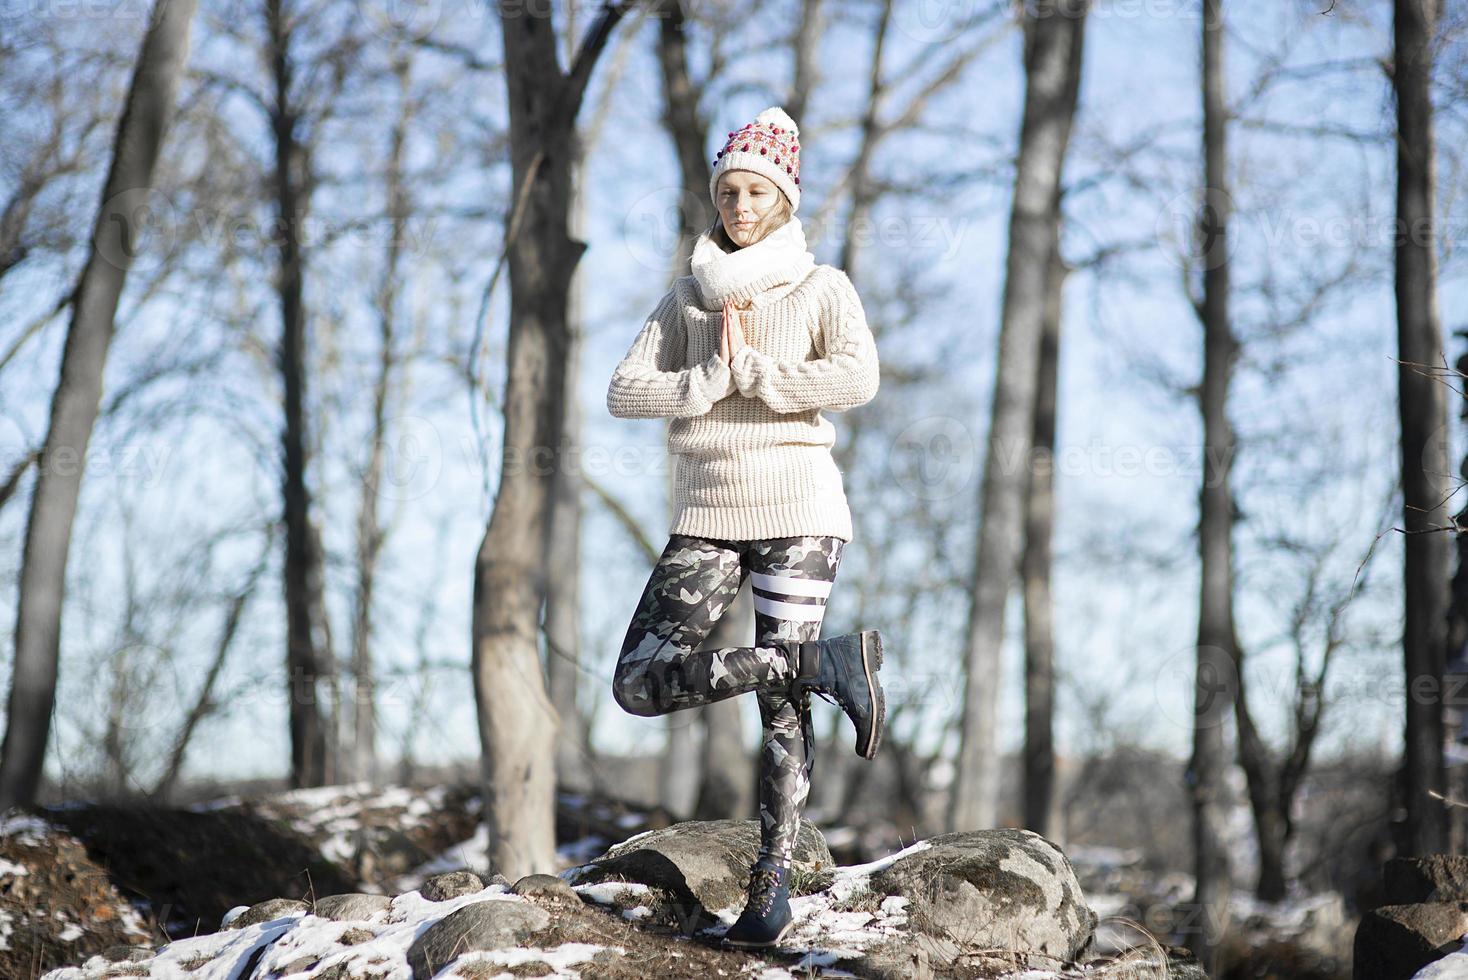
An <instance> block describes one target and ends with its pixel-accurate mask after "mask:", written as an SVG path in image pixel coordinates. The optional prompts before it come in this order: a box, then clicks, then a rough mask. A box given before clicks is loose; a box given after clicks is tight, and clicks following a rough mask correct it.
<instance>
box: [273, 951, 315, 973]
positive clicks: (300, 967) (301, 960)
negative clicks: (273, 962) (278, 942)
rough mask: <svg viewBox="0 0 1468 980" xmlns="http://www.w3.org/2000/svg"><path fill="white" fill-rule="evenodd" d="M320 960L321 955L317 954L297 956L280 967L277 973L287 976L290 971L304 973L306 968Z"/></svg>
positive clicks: (308, 968)
mask: <svg viewBox="0 0 1468 980" xmlns="http://www.w3.org/2000/svg"><path fill="white" fill-rule="evenodd" d="M320 962H321V957H319V956H301V957H297V958H296V959H293V960H291V961H290V962H289V963H287V964H286V965H285V966H283V967H281V968H280V971H279V973H280V975H281V976H289V975H290V974H292V973H305V972H306V971H307V970H310V969H311V968H312V967H313V966H315V965H316V964H317V963H320Z"/></svg>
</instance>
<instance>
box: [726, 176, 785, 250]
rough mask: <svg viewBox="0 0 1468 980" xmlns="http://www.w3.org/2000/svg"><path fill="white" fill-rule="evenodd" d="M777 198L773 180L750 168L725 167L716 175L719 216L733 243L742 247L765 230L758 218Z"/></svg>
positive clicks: (767, 213) (778, 190)
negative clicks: (735, 168) (725, 169)
mask: <svg viewBox="0 0 1468 980" xmlns="http://www.w3.org/2000/svg"><path fill="white" fill-rule="evenodd" d="M779 200H780V188H778V187H776V186H775V183H774V181H772V180H770V179H769V178H767V177H763V176H761V175H759V174H757V173H755V172H754V171H753V170H728V171H725V172H724V173H722V174H720V175H719V196H718V206H719V218H720V220H722V221H723V222H724V231H725V232H727V233H728V235H729V238H730V239H732V240H733V242H734V244H735V245H738V246H739V247H740V248H744V247H745V246H746V245H752V244H754V243H755V242H757V241H759V240H760V238H761V237H763V236H764V234H765V233H766V232H767V231H768V229H766V228H764V227H762V224H761V223H762V222H763V221H764V220H765V219H766V218H767V217H769V215H770V212H771V211H773V210H774V208H775V205H776V204H777V203H778V202H779Z"/></svg>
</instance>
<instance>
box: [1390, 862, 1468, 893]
mask: <svg viewBox="0 0 1468 980" xmlns="http://www.w3.org/2000/svg"><path fill="white" fill-rule="evenodd" d="M1382 878H1383V884H1384V891H1385V898H1386V901H1385V902H1384V903H1383V904H1386V905H1412V904H1414V903H1416V902H1457V901H1461V900H1468V857H1463V856H1459V855H1454V854H1428V855H1425V856H1423V857H1399V858H1392V859H1391V860H1390V861H1388V862H1387V863H1386V866H1385V867H1384V868H1383V869H1382Z"/></svg>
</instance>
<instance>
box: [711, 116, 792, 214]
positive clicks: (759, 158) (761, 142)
mask: <svg viewBox="0 0 1468 980" xmlns="http://www.w3.org/2000/svg"><path fill="white" fill-rule="evenodd" d="M799 136H800V130H799V128H798V127H796V125H795V120H793V119H791V118H790V117H789V116H787V115H786V114H785V110H784V109H781V108H780V107H779V106H770V108H768V109H766V110H765V111H764V112H761V113H760V114H759V115H757V116H755V117H754V122H752V123H748V124H746V125H745V126H743V127H742V128H740V129H736V130H734V131H732V132H731V133H729V139H728V141H727V142H726V143H725V144H724V148H723V149H722V150H720V151H719V155H718V156H717V157H715V158H714V172H713V176H712V177H710V178H709V198H710V199H712V200H713V202H714V207H716V208H717V207H718V204H719V198H718V193H717V189H718V186H719V175H720V174H722V173H724V172H725V171H726V170H753V171H754V172H755V173H757V174H760V175H761V176H763V177H768V178H769V179H770V180H772V181H774V183H775V186H777V187H779V188H780V190H782V191H784V192H785V196H786V197H788V198H790V210H791V211H799V210H800V155H799V154H800V141H799Z"/></svg>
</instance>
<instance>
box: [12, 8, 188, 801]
mask: <svg viewBox="0 0 1468 980" xmlns="http://www.w3.org/2000/svg"><path fill="white" fill-rule="evenodd" d="M195 8H196V0H158V3H157V4H156V6H155V7H154V8H153V9H152V13H151V16H150V18H149V21H148V26H147V31H146V33H145V34H144V37H143V43H142V48H141V50H140V52H139V54H138V60H137V64H136V67H135V69H134V71H133V77H132V82H131V85H130V87H129V90H128V98H127V104H126V106H125V107H124V108H123V112H122V117H121V119H120V120H119V121H118V124H117V138H116V140H115V141H114V144H113V156H112V166H111V169H110V170H109V171H108V174H107V180H106V182H105V184H104V186H103V190H102V200H101V204H100V207H99V208H98V210H97V216H96V221H95V223H94V225H93V234H92V244H91V249H90V252H89V255H88V259H87V264H86V267H85V268H84V270H83V271H82V274H81V279H80V281H79V282H78V284H77V290H76V294H75V301H74V304H73V306H72V320H71V326H70V329H69V330H68V333H67V338H66V348H65V351H64V352H63V354H62V360H61V376H60V379H59V380H58V382H57V385H56V391H55V394H54V395H53V398H52V402H51V424H50V428H49V430H48V432H47V435H46V444H45V446H44V447H43V449H42V453H41V459H42V460H43V461H46V462H47V463H49V464H51V465H43V466H42V467H41V469H40V471H39V475H38V476H37V479H36V486H35V490H34V492H33V495H32V498H31V511H30V520H29V522H28V523H27V525H26V538H25V551H24V557H23V559H22V570H21V581H20V596H19V602H18V610H17V614H16V626H15V667H14V671H13V673H12V676H11V687H10V699H9V702H8V706H7V722H6V729H5V741H4V744H3V746H0V810H5V809H8V808H9V807H11V806H15V805H17V804H29V803H32V802H34V800H35V798H36V793H37V790H38V788H39V786H40V781H41V775H42V770H43V768H44V765H45V758H46V744H47V741H48V740H49V737H50V727H51V712H52V710H53V708H54V707H55V700H56V677H57V661H58V659H59V656H60V637H61V611H62V606H63V603H64V598H65V591H66V564H67V553H68V551H69V545H70V543H71V533H72V524H73V522H74V520H75V517H76V506H77V498H78V496H79V494H80V491H81V480H82V474H83V471H84V467H85V460H86V450H87V443H88V441H89V440H90V438H91V434H92V427H93V425H94V423H95V422H96V418H97V410H98V406H99V404H100V403H101V399H102V378H103V371H104V368H105V365H106V362H107V351H108V348H109V347H110V345H111V342H112V333H113V319H114V317H115V316H116V315H117V304H118V300H119V298H120V297H121V295H122V290H123V286H124V285H125V284H126V281H127V273H128V269H129V267H130V266H131V264H132V261H133V258H134V257H135V248H136V242H135V239H134V236H135V234H136V231H137V229H136V227H135V224H134V223H135V221H136V220H137V218H138V215H137V214H136V213H135V210H136V209H137V207H138V205H139V203H140V202H139V198H138V195H139V194H141V193H146V189H147V188H148V187H149V186H150V185H151V183H152V179H153V169H154V166H155V165H156V163H157V161H158V154H159V150H160V148H161V147H162V145H163V139H164V136H165V134H166V133H167V132H168V126H169V123H170V121H171V119H172V117H173V113H174V109H175V106H174V101H175V98H176V95H177V91H178V84H179V78H180V76H181V74H182V72H183V65H184V62H185V60H186V58H187V55H188V50H189V32H190V27H191V24H192V21H193V16H194V10H195Z"/></svg>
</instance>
